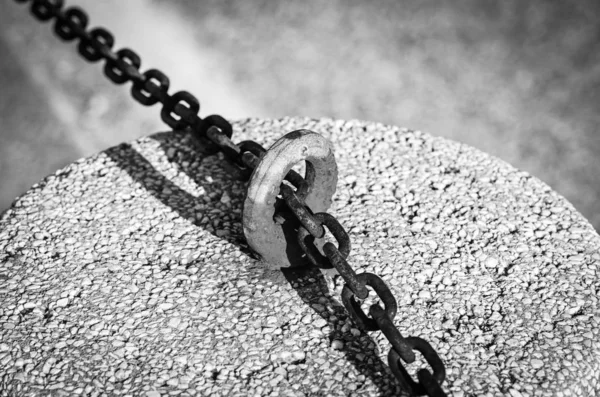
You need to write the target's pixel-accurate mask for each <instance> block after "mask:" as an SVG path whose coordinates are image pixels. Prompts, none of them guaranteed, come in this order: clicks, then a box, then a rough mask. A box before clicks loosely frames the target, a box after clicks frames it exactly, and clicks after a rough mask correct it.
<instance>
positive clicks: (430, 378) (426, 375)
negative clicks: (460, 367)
mask: <svg viewBox="0 0 600 397" xmlns="http://www.w3.org/2000/svg"><path fill="white" fill-rule="evenodd" d="M405 340H406V343H407V344H408V345H409V346H410V348H411V349H413V350H416V351H418V352H420V353H421V354H422V355H423V357H424V358H425V361H427V364H429V366H430V367H431V369H432V370H433V375H432V374H431V373H430V372H429V371H428V370H427V369H420V370H419V371H418V372H417V379H418V382H415V381H414V380H413V379H412V378H411V376H410V375H409V373H408V371H406V368H404V366H403V365H402V363H401V362H400V355H399V354H398V352H397V351H396V349H391V350H390V352H389V354H388V365H389V366H390V369H391V370H392V373H393V374H394V376H395V377H396V378H397V379H398V381H399V382H400V384H401V385H402V387H403V388H404V389H405V390H407V391H408V392H409V393H410V394H412V395H419V396H420V395H424V394H427V395H429V396H443V395H445V394H444V392H443V391H442V390H441V387H439V385H441V384H442V383H443V382H444V379H445V378H446V369H445V368H444V363H443V362H442V360H441V359H440V357H439V356H438V354H437V353H436V352H435V350H434V349H433V348H432V347H431V345H430V344H429V342H427V341H426V340H424V339H422V338H417V337H409V338H406V339H405ZM436 384H437V387H436ZM430 392H434V393H436V394H431V393H430Z"/></svg>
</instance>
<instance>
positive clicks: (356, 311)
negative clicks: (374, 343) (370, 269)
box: [342, 273, 398, 331]
mask: <svg viewBox="0 0 600 397" xmlns="http://www.w3.org/2000/svg"><path fill="white" fill-rule="evenodd" d="M356 277H357V278H358V280H359V281H361V282H363V283H365V284H366V285H368V286H370V287H371V288H373V290H374V291H375V293H376V294H377V296H379V299H381V301H382V302H383V305H384V307H385V312H386V313H387V316H388V317H389V318H391V319H393V318H394V317H396V312H397V311H398V304H397V303H396V299H395V298H394V295H392V291H390V289H389V288H388V286H387V285H386V284H385V282H384V281H383V280H382V279H381V278H379V276H377V275H375V274H373V273H361V274H358V275H357V276H356ZM342 303H343V304H344V307H346V310H348V312H349V313H350V315H351V316H352V319H353V320H354V321H355V322H356V324H357V325H358V326H359V327H361V328H362V329H364V330H366V331H377V330H378V329H379V326H378V325H377V322H376V321H375V320H373V319H372V318H369V317H368V316H367V315H366V314H365V312H363V310H362V308H361V307H360V303H359V302H357V301H356V299H354V292H352V289H351V288H350V287H349V286H348V285H344V288H343V289H342Z"/></svg>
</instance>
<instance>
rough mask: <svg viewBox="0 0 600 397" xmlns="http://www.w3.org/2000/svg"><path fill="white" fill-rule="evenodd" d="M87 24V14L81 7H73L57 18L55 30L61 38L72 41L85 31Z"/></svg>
mask: <svg viewBox="0 0 600 397" xmlns="http://www.w3.org/2000/svg"><path fill="white" fill-rule="evenodd" d="M87 24H88V17H87V15H86V14H85V13H84V12H83V11H82V10H81V9H79V8H77V7H71V8H69V9H67V10H66V11H65V12H64V13H63V14H62V15H59V16H58V18H56V23H55V24H54V32H55V33H56V34H57V35H58V37H60V38H61V39H63V40H65V41H71V40H74V39H76V38H77V37H80V36H81V35H83V34H84V33H85V28H86V26H87Z"/></svg>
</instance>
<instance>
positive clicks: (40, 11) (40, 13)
mask: <svg viewBox="0 0 600 397" xmlns="http://www.w3.org/2000/svg"><path fill="white" fill-rule="evenodd" d="M62 6H63V0H53V1H50V0H34V2H33V3H32V4H31V13H32V14H33V15H34V16H35V17H36V18H37V19H38V20H39V21H42V22H45V21H48V20H50V19H52V18H54V16H56V15H57V14H58V13H59V12H60V9H61V8H62Z"/></svg>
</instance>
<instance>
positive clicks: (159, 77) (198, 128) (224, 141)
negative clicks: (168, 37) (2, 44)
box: [15, 0, 446, 397]
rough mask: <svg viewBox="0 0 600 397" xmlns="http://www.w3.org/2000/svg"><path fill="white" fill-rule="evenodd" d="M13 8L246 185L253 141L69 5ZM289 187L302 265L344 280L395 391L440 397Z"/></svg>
mask: <svg viewBox="0 0 600 397" xmlns="http://www.w3.org/2000/svg"><path fill="white" fill-rule="evenodd" d="M15 1H16V2H17V3H26V2H28V1H29V2H31V13H32V14H33V15H34V16H35V17H36V18H37V19H38V20H40V21H49V20H51V19H55V25H54V31H55V32H56V34H57V35H58V36H59V37H60V38H61V39H63V40H65V41H72V40H75V39H78V40H79V44H78V47H77V48H78V51H79V53H80V54H81V56H83V57H84V58H85V59H86V60H88V61H90V62H97V61H100V60H104V61H105V65H104V74H105V75H106V76H107V77H108V78H109V79H110V80H111V81H112V82H114V83H115V84H124V83H126V82H129V81H131V82H132V83H133V84H132V87H131V95H132V97H133V98H134V99H135V100H136V101H138V102H139V103H141V104H142V105H144V106H151V105H154V104H156V103H158V102H160V103H161V104H162V109H161V113H160V115H161V118H162V120H163V121H164V122H165V123H166V124H167V125H168V126H169V127H171V128H173V129H176V130H180V129H186V128H189V129H191V131H192V132H193V133H194V135H195V136H196V137H197V138H198V139H200V140H201V141H202V142H203V143H204V144H205V145H206V146H207V148H208V149H209V150H210V151H211V152H213V153H215V152H218V151H222V152H223V154H224V155H225V156H226V158H227V160H228V163H227V166H228V168H229V169H230V170H231V171H232V172H233V173H234V175H235V176H236V177H238V178H239V179H248V178H249V177H250V175H251V173H252V171H253V170H254V168H256V166H257V165H258V163H259V161H260V156H261V155H262V154H264V153H265V152H266V150H265V148H263V147H262V146H261V145H260V144H258V143H257V142H254V141H244V142H240V143H239V144H235V143H233V141H232V140H231V136H232V133H233V131H232V127H231V124H230V123H229V122H228V121H227V120H225V119H224V118H223V117H221V116H218V115H211V116H207V117H205V118H204V119H201V118H200V117H199V116H198V113H199V111H200V103H199V101H198V100H197V99H196V97H194V96H193V95H192V94H190V93H189V92H187V91H179V92H176V93H175V94H173V95H169V93H168V91H169V78H168V77H167V76H166V75H165V74H164V73H162V72H161V71H159V70H157V69H149V70H147V71H145V72H143V73H142V72H140V71H139V68H140V66H141V59H140V57H139V56H138V55H137V54H136V53H135V52H134V51H132V50H130V49H127V48H124V49H120V50H118V51H116V52H114V51H113V50H112V47H113V45H114V38H113V36H112V34H111V33H110V32H108V31H107V30H105V29H103V28H95V29H92V30H89V31H88V30H86V28H87V24H88V17H87V15H86V14H85V13H84V12H83V11H82V10H81V9H79V8H77V7H71V8H68V9H66V10H63V0H15ZM285 179H286V180H287V181H288V182H290V184H291V185H292V186H294V187H295V188H296V190H294V189H292V188H291V187H290V186H289V185H287V184H285V183H282V184H281V190H280V193H281V196H282V198H283V201H284V202H285V204H286V206H287V207H288V209H289V212H291V213H292V214H293V215H294V216H295V217H296V218H297V219H298V220H299V222H300V227H299V229H298V242H299V244H300V246H301V247H302V249H303V251H304V252H305V254H306V257H307V259H308V260H309V261H310V262H311V263H312V264H313V265H315V266H317V267H319V268H335V269H336V270H337V271H338V273H339V274H340V275H341V276H342V278H343V279H344V281H345V283H346V284H345V285H344V287H343V290H342V302H343V304H344V306H345V307H346V309H347V310H348V312H349V313H350V316H351V317H352V319H353V320H354V321H355V322H356V323H357V324H358V325H359V326H360V327H361V328H362V329H364V330H366V331H375V330H380V331H382V332H383V334H384V335H385V337H386V338H387V339H388V341H389V342H390V344H391V345H392V348H391V349H390V352H389V354H388V365H389V366H390V369H391V371H392V373H393V374H394V376H395V377H396V378H397V379H398V381H399V383H400V384H401V386H402V387H403V388H404V389H405V390H406V391H408V392H409V393H411V394H412V395H428V396H436V397H437V396H446V394H445V393H444V391H443V390H442V388H441V384H442V383H443V382H444V379H445V377H446V370H445V368H444V364H443V362H442V360H441V359H440V357H439V356H438V354H437V353H436V351H435V350H434V349H433V348H432V347H431V345H430V344H429V343H428V342H427V341H425V340H424V339H421V338H417V337H408V338H404V337H403V336H402V335H401V334H400V331H399V330H398V329H397V328H396V327H395V326H394V322H393V319H394V317H395V316H396V312H397V302H396V299H395V298H394V296H393V295H392V292H391V291H390V289H389V288H388V287H387V285H386V284H385V282H384V281H383V280H382V279H381V278H380V277H379V276H377V275H375V274H373V273H361V274H356V272H355V271H354V269H352V267H351V266H350V265H349V264H348V262H347V261H346V258H347V257H348V255H349V254H350V249H351V246H350V238H349V236H348V233H347V232H346V231H345V230H344V228H343V227H342V225H341V224H340V223H339V222H338V221H337V219H335V218H334V217H333V216H332V215H330V214H328V213H324V212H321V213H316V214H313V212H312V211H311V210H310V208H308V207H307V206H306V204H305V203H304V196H305V195H306V192H307V188H308V185H307V182H306V181H305V180H304V178H302V176H301V175H300V174H298V173H296V172H295V171H293V170H292V171H290V172H289V173H288V175H287V176H286V178H285ZM326 229H328V230H329V231H330V232H331V234H332V235H333V236H334V238H335V239H336V241H337V242H338V246H337V247H336V246H335V244H333V243H331V242H324V244H323V252H324V254H325V255H323V254H321V253H320V252H319V249H318V248H317V246H316V245H315V241H316V240H319V241H321V242H323V241H324V240H323V239H324V237H325V234H326ZM367 286H369V287H371V288H372V289H373V290H374V291H375V293H376V294H377V296H378V297H379V298H380V299H381V301H382V302H383V305H384V307H383V308H382V307H381V306H380V305H379V304H373V305H372V306H371V307H370V309H369V315H370V317H369V316H368V315H367V314H365V313H364V311H363V310H362V308H361V305H360V301H362V300H364V299H366V298H367V297H368V295H369V289H368V288H367ZM415 351H418V352H420V353H421V354H422V355H423V357H424V358H425V360H426V362H427V363H428V364H429V366H430V367H431V369H432V370H433V372H430V371H429V370H428V369H425V368H422V369H420V370H419V371H418V372H417V380H416V381H415V380H414V379H413V378H412V377H411V376H410V374H409V373H408V371H407V370H406V368H405V367H404V365H403V364H402V361H404V362H406V363H412V362H414V361H415V353H414V352H415Z"/></svg>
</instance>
